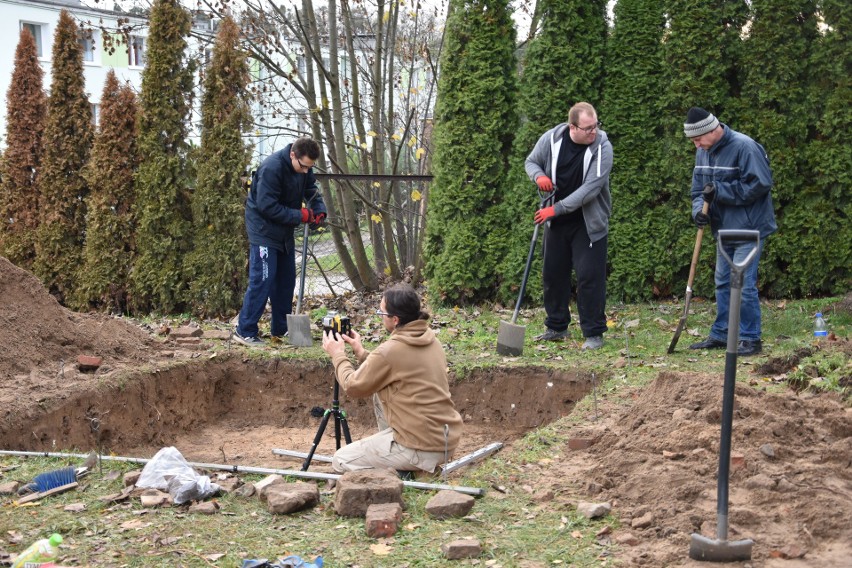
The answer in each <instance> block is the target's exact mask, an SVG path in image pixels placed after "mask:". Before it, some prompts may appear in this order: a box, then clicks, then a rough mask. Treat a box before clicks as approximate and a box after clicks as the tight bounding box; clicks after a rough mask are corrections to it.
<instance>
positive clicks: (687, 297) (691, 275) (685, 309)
mask: <svg viewBox="0 0 852 568" xmlns="http://www.w3.org/2000/svg"><path fill="white" fill-rule="evenodd" d="M709 210H710V203H708V202H707V201H705V202H704V207H702V208H701V212H702V213H704V214H705V215H707V212H708V211H709ZM703 237H704V227H698V234H697V235H696V236H695V248H693V249H692V264H690V265H689V279H688V280H687V281H686V295H685V296H684V299H685V301H686V304H685V305H684V306H683V315H682V316H680V321H678V322H677V329H676V330H675V334H674V337H672V342H671V343H670V344H669V353H674V350H675V345H677V340H678V339H680V334H681V332H682V331H683V328H684V327H686V316H687V314H689V302H691V301H692V283H693V282H694V281H695V267H696V266H698V255H699V254H700V253H701V239H702V238H703Z"/></svg>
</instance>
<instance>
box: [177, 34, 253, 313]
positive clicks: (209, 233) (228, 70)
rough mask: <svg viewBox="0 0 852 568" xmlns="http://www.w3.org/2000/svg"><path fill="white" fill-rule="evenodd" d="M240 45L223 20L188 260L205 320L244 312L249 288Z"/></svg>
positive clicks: (194, 297) (205, 102)
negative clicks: (244, 213) (243, 301)
mask: <svg viewBox="0 0 852 568" xmlns="http://www.w3.org/2000/svg"><path fill="white" fill-rule="evenodd" d="M239 41H240V30H239V28H238V27H237V25H236V24H235V23H234V21H233V20H232V19H231V18H225V19H224V20H222V23H221V25H220V26H219V31H218V33H217V35H216V43H215V45H214V46H213V58H212V62H211V64H210V67H209V68H208V69H207V70H206V75H205V79H204V94H203V96H202V102H201V128H202V130H201V148H200V150H199V152H198V154H199V156H198V157H199V159H198V184H197V187H196V190H195V193H194V194H193V197H192V218H193V231H194V240H193V250H192V252H191V253H190V255H189V257H188V259H187V265H188V269H189V271H190V276H189V278H188V279H189V281H190V282H191V285H190V298H191V304H192V308H193V311H194V312H195V313H198V314H200V315H210V316H223V315H225V314H228V313H229V312H231V313H232V312H233V311H234V310H236V309H239V307H240V303H241V301H242V294H243V292H244V290H245V286H246V262H247V258H246V255H247V249H248V241H247V239H246V237H245V231H244V230H243V215H242V211H243V203H244V200H245V189H244V187H243V184H242V183H241V179H240V178H241V176H242V174H243V171H244V170H245V168H246V166H247V165H248V162H249V159H250V155H249V148H248V147H247V146H246V144H245V143H244V142H243V139H242V135H243V133H244V132H245V131H246V130H247V128H248V126H249V124H250V121H251V113H250V109H249V106H248V91H247V85H248V82H249V69H248V64H247V62H246V54H245V52H243V51H242V50H240V47H239Z"/></svg>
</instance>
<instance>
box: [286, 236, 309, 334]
mask: <svg viewBox="0 0 852 568" xmlns="http://www.w3.org/2000/svg"><path fill="white" fill-rule="evenodd" d="M307 265H308V224H307V223H305V229H304V231H303V232H302V273H301V275H300V276H299V296H298V297H297V299H296V313H295V314H287V331H288V333H289V335H290V345H295V346H296V347H310V346H311V345H313V344H314V340H313V338H312V337H311V320H310V318H309V317H308V315H307V314H303V313H301V312H302V298H303V297H304V295H305V268H306V267H307Z"/></svg>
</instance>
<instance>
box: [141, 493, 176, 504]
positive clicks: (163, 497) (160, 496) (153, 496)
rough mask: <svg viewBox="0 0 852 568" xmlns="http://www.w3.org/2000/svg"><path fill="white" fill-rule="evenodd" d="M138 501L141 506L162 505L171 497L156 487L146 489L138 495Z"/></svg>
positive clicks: (169, 500)
mask: <svg viewBox="0 0 852 568" xmlns="http://www.w3.org/2000/svg"><path fill="white" fill-rule="evenodd" d="M139 501H140V502H141V503H142V506H143V507H162V506H163V505H168V504H169V503H171V502H172V497H171V495H169V494H168V493H163V492H162V491H160V490H158V489H146V490H145V491H143V492H142V494H141V495H140V496H139Z"/></svg>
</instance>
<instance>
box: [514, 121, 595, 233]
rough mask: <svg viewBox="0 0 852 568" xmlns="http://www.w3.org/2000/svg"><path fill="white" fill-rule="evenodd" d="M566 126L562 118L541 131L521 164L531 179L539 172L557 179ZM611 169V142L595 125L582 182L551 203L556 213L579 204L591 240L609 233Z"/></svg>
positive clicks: (533, 179)
mask: <svg viewBox="0 0 852 568" xmlns="http://www.w3.org/2000/svg"><path fill="white" fill-rule="evenodd" d="M567 128H568V123H567V122H563V123H562V124H560V125H558V126H556V127H555V128H552V129H550V130H548V131H547V132H545V133H544V134H542V136H541V138H539V139H538V142H536V144H535V148H533V150H532V152H530V155H529V156H527V160H526V162H525V164H524V167H525V168H526V171H527V175H528V176H529V178H530V179H531V180H532V181H533V182H535V180H536V178H538V177H539V176H547V177H549V178H550V179H551V181H553V183H554V184H555V183H556V176H555V172H556V160H557V159H558V158H559V149H560V148H561V147H562V136H563V134H565V130H566V129H567ZM611 169H612V144H610V142H609V139H608V138H607V136H606V132H604V131H603V130H600V129H598V131H597V135H596V136H595V141H594V142H592V143H591V144H589V147H588V148H586V153H585V154H584V155H583V184H582V185H581V186H580V187H578V188H577V189H576V190H574V191H573V192H571V194H570V195H568V196H567V197H566V198H565V199H562V200H561V201H557V202H556V203H555V204H554V206H553V208H554V211H555V213H556V216H557V217H558V216H559V215H565V214H566V213H571V212H572V211H576V210H577V209H580V208H581V207H582V209H583V219H585V221H586V231H587V232H588V233H589V238H590V239H591V241H592V242H593V243H594V242H596V241H599V240H601V239H602V238H604V237H605V236H607V234H608V233H609V216H610V214H611V213H612V197H611V196H610V193H609V172H610V170H611Z"/></svg>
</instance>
